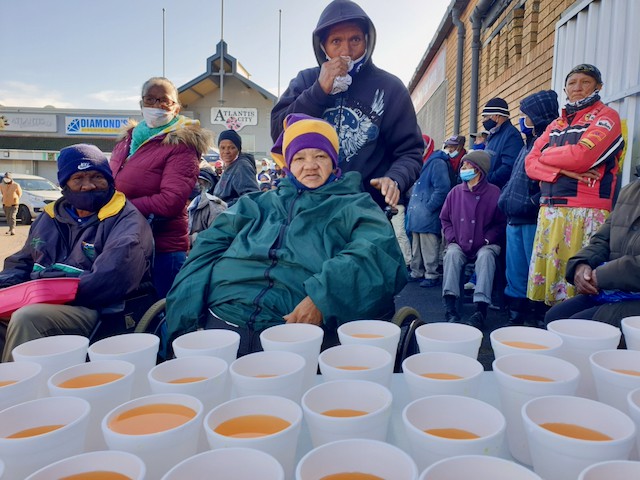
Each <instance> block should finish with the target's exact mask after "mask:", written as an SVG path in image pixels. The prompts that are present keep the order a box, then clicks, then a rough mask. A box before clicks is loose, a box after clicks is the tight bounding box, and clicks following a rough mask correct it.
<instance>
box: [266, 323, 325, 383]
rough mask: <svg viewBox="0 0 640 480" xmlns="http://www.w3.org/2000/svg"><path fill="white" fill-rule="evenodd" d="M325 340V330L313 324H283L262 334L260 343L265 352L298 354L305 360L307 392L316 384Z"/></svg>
mask: <svg viewBox="0 0 640 480" xmlns="http://www.w3.org/2000/svg"><path fill="white" fill-rule="evenodd" d="M323 338H324V330H323V329H322V328H321V327H319V326H317V325H312V324H311V323H283V324H282V325H274V326H273V327H269V328H267V329H265V330H263V331H262V333H260V343H261V344H262V348H263V349H264V350H265V351H267V352H268V351H273V350H280V351H285V352H292V353H297V354H298V355H300V356H301V357H302V358H304V360H305V362H306V364H305V367H304V378H305V380H304V386H303V388H302V390H303V391H305V392H306V391H307V390H308V389H309V388H311V387H312V386H313V385H315V384H316V377H317V373H318V355H320V348H321V346H322V340H323Z"/></svg>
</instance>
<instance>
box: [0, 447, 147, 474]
mask: <svg viewBox="0 0 640 480" xmlns="http://www.w3.org/2000/svg"><path fill="white" fill-rule="evenodd" d="M146 471H147V468H146V467H145V464H144V462H143V461H142V460H140V458H138V457H136V456H135V455H133V454H131V453H127V452H118V451H115V450H103V451H99V452H89V453H82V454H80V455H75V456H73V457H69V458H65V459H64V460H60V461H58V462H56V463H53V464H51V465H48V466H46V467H44V468H42V469H40V470H38V471H37V472H35V473H34V474H32V475H30V476H29V477H28V478H27V479H26V480H52V479H58V478H63V477H64V478H67V477H69V476H73V475H81V474H91V473H93V472H108V473H113V474H120V475H125V476H126V477H127V478H129V479H131V480H144V479H145V474H146ZM0 478H2V477H0Z"/></svg>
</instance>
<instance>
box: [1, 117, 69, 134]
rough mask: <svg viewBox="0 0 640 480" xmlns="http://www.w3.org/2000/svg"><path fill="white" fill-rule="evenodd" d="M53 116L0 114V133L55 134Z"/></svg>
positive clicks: (56, 126) (55, 125) (55, 126)
mask: <svg viewBox="0 0 640 480" xmlns="http://www.w3.org/2000/svg"><path fill="white" fill-rule="evenodd" d="M57 131H58V124H57V122H56V116H55V115H44V114H36V113H3V112H0V132H54V133H55V132H57Z"/></svg>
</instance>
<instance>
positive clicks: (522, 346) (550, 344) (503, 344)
mask: <svg viewBox="0 0 640 480" xmlns="http://www.w3.org/2000/svg"><path fill="white" fill-rule="evenodd" d="M489 339H490V340H491V348H493V353H494V355H495V358H500V357H502V356H503V355H510V354H512V353H533V354H536V355H554V356H558V351H559V350H560V347H561V346H562V338H560V337H559V336H558V335H557V334H555V333H553V332H550V331H549V330H543V329H541V328H535V327H523V326H513V327H501V328H497V329H495V330H494V331H493V332H491V334H490V335H489Z"/></svg>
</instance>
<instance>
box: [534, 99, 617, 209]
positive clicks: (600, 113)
mask: <svg viewBox="0 0 640 480" xmlns="http://www.w3.org/2000/svg"><path fill="white" fill-rule="evenodd" d="M623 148H624V140H623V138H622V132H621V127H620V116H619V115H618V113H617V112H616V111H615V110H613V109H612V108H610V107H607V106H606V105H605V104H604V103H602V102H601V101H598V102H596V103H595V104H593V105H592V106H590V107H587V108H585V109H583V110H580V111H578V112H577V113H576V114H575V115H574V116H573V117H572V118H571V119H569V117H567V114H566V112H565V110H564V109H563V111H562V116H561V117H560V118H558V119H556V120H554V121H553V122H551V124H550V125H549V126H548V127H547V129H546V130H545V131H544V133H543V134H542V135H541V136H540V137H539V138H538V139H537V140H536V141H535V143H534V145H533V148H532V149H531V152H530V153H529V154H528V155H527V158H526V159H525V168H526V171H527V175H528V176H529V177H530V178H532V179H533V180H539V181H540V193H541V197H540V205H551V206H564V207H587V208H598V209H604V210H611V208H612V201H613V196H614V193H615V187H616V182H617V173H618V160H619V159H620V156H621V155H622V150H623ZM591 169H595V170H596V171H597V172H598V173H599V174H600V179H599V180H597V181H595V182H594V184H592V185H591V186H589V185H588V184H586V183H584V182H580V181H578V180H576V179H574V178H571V177H568V176H566V175H562V174H560V170H568V171H571V172H576V173H585V172H587V171H588V170H591Z"/></svg>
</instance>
